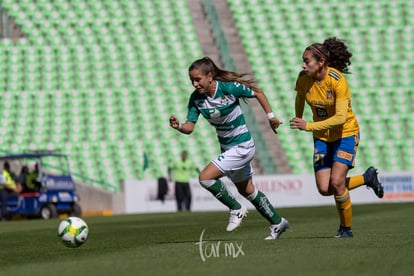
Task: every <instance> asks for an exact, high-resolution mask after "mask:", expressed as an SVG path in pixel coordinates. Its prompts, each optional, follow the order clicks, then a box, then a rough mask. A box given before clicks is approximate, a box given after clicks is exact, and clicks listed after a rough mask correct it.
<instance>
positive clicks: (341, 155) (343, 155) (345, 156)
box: [337, 150, 354, 161]
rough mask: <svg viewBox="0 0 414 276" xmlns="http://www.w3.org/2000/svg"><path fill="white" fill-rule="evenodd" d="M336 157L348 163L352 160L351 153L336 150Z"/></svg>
mask: <svg viewBox="0 0 414 276" xmlns="http://www.w3.org/2000/svg"><path fill="white" fill-rule="evenodd" d="M337 156H338V157H339V158H342V159H345V160H348V161H352V159H353V157H354V155H353V154H352V153H349V152H346V151H343V150H338V154H337Z"/></svg>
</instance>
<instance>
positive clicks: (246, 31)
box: [0, 0, 414, 191]
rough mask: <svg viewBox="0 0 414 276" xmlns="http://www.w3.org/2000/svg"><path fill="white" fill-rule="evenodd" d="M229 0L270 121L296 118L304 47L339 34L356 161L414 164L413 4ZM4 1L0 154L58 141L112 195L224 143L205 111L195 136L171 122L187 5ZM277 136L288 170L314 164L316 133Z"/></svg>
mask: <svg viewBox="0 0 414 276" xmlns="http://www.w3.org/2000/svg"><path fill="white" fill-rule="evenodd" d="M322 3H323V4H322ZM228 4H229V6H230V8H231V11H232V13H233V17H234V19H235V23H236V26H237V28H238V32H239V35H240V37H241V38H242V41H243V44H244V47H245V49H246V53H247V54H248V59H249V61H250V63H251V65H252V68H253V71H254V73H255V76H256V78H257V79H258V81H259V84H260V86H261V87H263V89H264V90H265V91H268V92H267V93H269V94H268V96H269V98H270V100H271V101H274V102H275V103H277V109H276V110H275V113H276V116H278V117H279V118H281V119H283V120H284V121H285V122H287V121H288V119H289V118H290V117H292V116H293V101H294V91H293V87H294V82H295V80H296V76H297V74H298V72H299V70H300V64H301V54H302V52H303V49H304V47H305V46H306V45H308V44H310V43H312V42H319V41H322V40H323V39H324V38H326V37H328V36H334V35H335V36H338V37H341V38H344V39H346V40H347V42H348V44H349V46H350V48H351V51H352V52H353V53H354V57H353V60H352V61H353V64H352V66H351V71H352V74H351V75H349V76H348V80H349V83H350V85H351V89H352V93H353V99H354V102H353V107H354V109H355V112H356V114H357V115H358V118H359V120H360V124H361V128H362V142H361V145H360V151H359V156H358V164H357V169H360V168H365V167H366V166H368V165H371V164H372V165H375V166H378V167H380V168H381V170H384V171H388V170H410V169H412V168H413V167H414V145H413V136H414V91H413V88H412V87H413V84H414V83H413V78H412V76H414V50H413V44H414V40H413V38H412V34H413V27H412V26H413V25H414V24H413V23H414V22H413V18H414V3H413V1H412V0H408V1H407V0H404V1H402V0H397V1H392V2H389V1H385V0H380V1H375V2H373V1H346V2H344V1H336V0H333V1H330V2H326V1H321V0H315V1H305V0H293V1H288V0H255V1H250V0H232V1H228ZM355 5H356V7H357V8H355ZM0 7H1V11H2V12H3V13H6V14H7V16H8V17H11V18H13V20H14V21H15V22H16V24H17V25H18V26H19V27H20V28H21V30H22V32H23V34H24V36H23V38H21V39H18V40H17V42H15V43H14V41H12V40H11V39H9V38H2V40H1V42H0V72H1V74H0V91H1V95H0V114H1V124H2V128H1V129H0V141H1V143H2V148H3V149H4V148H7V150H8V151H12V152H16V151H22V150H26V149H50V150H56V149H59V150H61V151H63V152H65V153H68V154H70V156H71V160H72V168H73V171H74V172H75V175H77V177H79V178H82V179H84V180H85V181H84V182H86V183H91V184H92V185H97V186H100V187H103V188H105V189H108V190H111V191H117V190H119V188H120V186H119V183H120V182H122V181H123V180H124V179H126V178H136V179H142V178H145V177H153V178H155V177H158V176H160V175H163V174H165V173H166V166H167V163H168V161H169V159H170V158H172V157H174V156H177V154H178V153H179V152H180V151H181V150H182V149H184V148H186V149H188V150H189V151H190V155H191V156H192V157H193V158H194V160H195V162H196V163H197V164H198V165H202V164H205V163H207V162H208V161H209V159H210V158H211V156H212V155H213V154H215V153H217V152H218V148H217V145H216V141H215V140H216V138H215V134H214V132H213V130H212V129H211V128H210V127H206V123H205V121H204V120H200V122H199V124H198V126H197V131H196V132H195V133H194V134H192V135H191V136H189V137H184V136H183V135H179V134H178V133H176V132H174V131H171V130H170V129H169V128H168V117H169V115H170V114H175V115H177V116H178V117H179V118H183V119H184V116H185V110H186V101H187V98H188V95H189V93H190V92H191V90H192V88H191V84H190V82H189V81H188V76H187V73H186V71H187V66H188V64H189V63H190V62H191V61H192V60H194V59H196V58H199V57H201V56H202V55H203V53H202V51H201V47H200V45H199V42H198V40H197V36H196V32H195V31H194V25H193V22H192V20H191V15H190V12H189V9H188V7H187V2H186V0H177V1H166V0H159V1H144V0H135V1H132V0H125V1H124V0H123V1H113V0H90V1H84V0H72V1H65V0H54V1H52V0H22V1H13V0H3V1H2V2H1V3H0ZM328 11H329V12H328ZM305 116H307V118H309V116H310V113H309V112H308V113H306V114H305ZM279 133H280V135H279V138H280V139H281V142H282V146H283V149H284V150H285V152H286V155H287V156H288V158H289V164H290V166H291V167H292V169H293V172H295V173H307V172H311V171H312V167H311V162H310V161H309V160H310V159H311V155H312V137H311V135H306V134H304V133H298V132H292V131H289V130H288V128H287V127H284V128H281V129H280V131H279ZM200 144H203V145H205V146H203V147H200V146H198V145H200ZM144 153H145V155H146V156H147V157H148V159H149V167H148V169H147V170H144V159H145V158H144ZM85 177H86V178H85Z"/></svg>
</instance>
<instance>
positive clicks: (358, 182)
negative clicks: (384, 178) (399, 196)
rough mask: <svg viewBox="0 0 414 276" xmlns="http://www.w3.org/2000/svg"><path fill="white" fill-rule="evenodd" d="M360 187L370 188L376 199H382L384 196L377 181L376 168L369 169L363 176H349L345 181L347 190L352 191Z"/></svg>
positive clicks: (381, 187) (382, 189) (382, 188)
mask: <svg viewBox="0 0 414 276" xmlns="http://www.w3.org/2000/svg"><path fill="white" fill-rule="evenodd" d="M362 185H366V186H368V187H370V188H371V189H372V190H373V191H374V193H375V195H376V196H377V197H379V198H382V197H383V196H384V187H383V186H382V184H381V182H380V181H379V177H378V170H377V169H376V168H374V167H369V168H368V169H367V170H366V171H365V172H364V173H363V174H360V175H354V176H350V177H348V178H347V179H346V186H347V187H348V190H353V189H355V188H358V187H361V186H362Z"/></svg>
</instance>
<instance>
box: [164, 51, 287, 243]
mask: <svg viewBox="0 0 414 276" xmlns="http://www.w3.org/2000/svg"><path fill="white" fill-rule="evenodd" d="M188 72H189V77H190V80H191V84H192V85H193V86H194V88H195V91H194V92H193V93H192V94H191V96H190V99H189V102H188V111H187V120H186V121H185V122H184V123H181V122H180V121H179V120H178V119H177V118H176V117H175V116H174V115H171V116H170V126H171V127H172V128H174V129H176V130H177V131H179V132H181V133H183V134H187V135H188V134H191V133H192V132H193V131H194V128H195V124H196V123H197V120H198V117H199V116H200V114H201V115H202V116H203V117H204V118H205V119H206V120H207V121H208V122H209V123H210V124H211V125H212V126H213V127H214V128H215V129H216V132H217V138H218V141H219V143H220V148H221V153H220V154H219V155H218V156H217V157H216V158H215V159H214V160H212V161H211V162H210V163H209V164H208V165H207V166H206V167H205V168H204V169H203V170H202V171H201V172H200V174H199V177H198V178H199V182H200V184H201V185H202V186H203V187H204V188H206V189H207V190H208V191H209V192H210V193H212V194H213V195H214V196H215V197H216V198H217V200H219V201H220V202H221V203H223V204H224V205H225V206H227V207H228V208H229V209H230V218H229V223H228V225H227V228H226V230H227V231H229V232H230V231H234V230H236V229H237V228H238V227H239V226H240V224H241V223H242V220H243V218H244V217H245V216H246V214H247V208H246V207H245V206H242V205H241V204H240V202H238V201H237V200H236V199H235V198H234V196H233V195H232V194H231V193H230V192H229V191H228V190H227V188H226V186H225V185H224V184H223V182H221V181H220V178H221V177H223V176H227V177H228V178H229V179H230V180H231V181H232V182H233V183H234V184H235V186H236V187H237V190H238V192H239V193H240V194H241V195H242V196H244V197H245V198H247V199H248V200H249V201H250V202H251V203H252V204H253V206H254V207H255V208H256V209H257V210H258V211H259V213H260V214H261V215H262V216H263V217H264V218H265V219H267V220H268V221H269V222H270V235H269V236H267V237H266V238H265V239H266V240H274V239H277V238H279V237H280V235H282V233H283V232H285V231H286V229H287V228H288V227H289V224H288V221H287V220H286V219H285V218H283V217H282V216H280V214H279V213H278V212H276V210H275V209H274V207H273V206H272V204H271V203H270V201H269V199H268V198H267V197H266V195H265V194H264V193H262V192H261V191H259V189H257V187H256V186H255V185H254V183H253V180H252V175H253V168H252V165H251V161H252V159H253V157H254V154H255V144H254V141H253V139H252V136H251V134H250V132H249V130H248V128H247V125H246V123H245V119H244V116H243V112H242V109H241V107H240V103H239V99H243V98H256V99H257V101H258V102H259V103H260V105H261V107H262V108H263V110H264V111H265V113H266V116H267V118H268V122H269V127H270V128H271V129H272V130H273V131H275V132H276V129H277V128H278V127H279V125H280V124H281V123H282V122H281V121H279V120H278V119H277V118H276V117H275V116H274V114H273V112H272V108H271V106H270V104H269V102H268V100H267V98H266V96H265V94H264V93H263V91H262V90H260V89H259V88H257V87H256V86H255V81H254V80H253V79H251V78H249V77H248V76H247V74H238V73H236V72H231V71H226V70H223V69H220V68H219V67H217V65H216V64H215V63H214V62H213V61H212V60H211V59H210V58H209V57H204V58H201V59H198V60H196V61H194V62H193V63H192V64H191V65H190V67H189V69H188ZM200 146H202V145H200Z"/></svg>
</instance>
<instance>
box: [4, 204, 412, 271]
mask: <svg viewBox="0 0 414 276" xmlns="http://www.w3.org/2000/svg"><path fill="white" fill-rule="evenodd" d="M353 211H354V219H353V220H354V221H353V230H354V238H352V239H335V238H333V236H334V235H335V233H336V230H337V227H338V218H337V215H336V210H335V208H334V206H324V207H308V208H284V209H279V212H280V213H281V214H282V215H283V216H284V217H286V218H287V219H288V220H289V223H290V226H291V228H290V229H289V230H288V231H287V232H286V233H284V234H283V235H282V236H281V238H280V239H279V240H275V241H264V240H263V239H264V237H265V236H266V235H267V234H268V224H267V222H266V221H265V220H264V219H263V218H262V217H260V215H259V214H258V213H257V212H256V211H255V210H250V212H249V215H248V217H247V218H246V219H245V220H244V222H243V224H242V226H241V227H240V229H239V230H237V231H235V232H233V233H227V232H226V231H225V227H226V224H227V220H228V213H227V212H192V213H168V214H141V215H122V216H113V217H87V218H85V221H86V222H87V223H88V225H89V230H90V235H89V240H88V241H87V243H86V244H84V245H83V246H82V247H80V248H76V249H71V248H66V247H64V246H63V244H61V243H60V240H59V239H58V237H57V227H58V224H59V221H60V220H49V221H43V220H25V221H12V222H1V223H0V275H78V276H79V275H118V276H121V275H152V276H154V275H157V276H158V275H197V276H201V275H226V276H230V275H346V276H349V275H414V261H413V260H414V230H413V229H414V203H398V204H375V205H355V206H353Z"/></svg>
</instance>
